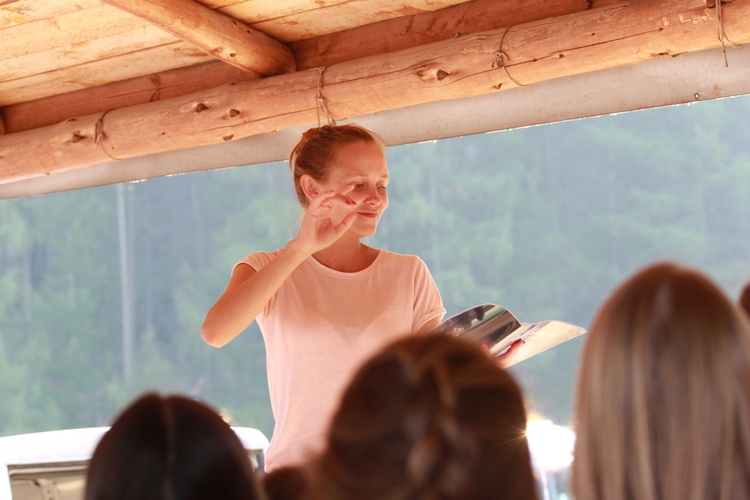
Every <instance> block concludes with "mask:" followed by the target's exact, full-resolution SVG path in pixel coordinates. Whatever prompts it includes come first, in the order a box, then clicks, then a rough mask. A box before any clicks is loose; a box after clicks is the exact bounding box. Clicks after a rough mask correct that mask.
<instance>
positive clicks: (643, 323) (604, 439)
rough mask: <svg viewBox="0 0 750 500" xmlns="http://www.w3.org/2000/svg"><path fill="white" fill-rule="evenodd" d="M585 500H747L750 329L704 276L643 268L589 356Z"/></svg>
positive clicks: (594, 336)
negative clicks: (708, 499)
mask: <svg viewBox="0 0 750 500" xmlns="http://www.w3.org/2000/svg"><path fill="white" fill-rule="evenodd" d="M575 416H576V421H577V429H576V450H575V462H574V466H573V480H572V483H573V489H574V494H575V497H576V499H577V500H599V499H602V498H606V499H608V500H657V499H658V500H670V499H675V500H676V499H680V500H698V499H701V500H703V499H707V498H711V499H717V500H730V499H731V500H738V499H748V498H750V475H749V473H748V471H750V467H748V464H750V327H749V326H748V322H747V319H746V318H744V317H743V316H742V315H741V313H740V312H739V310H738V309H737V307H736V306H735V305H734V304H733V303H732V301H730V300H729V298H728V297H726V296H725V294H724V293H722V292H721V290H720V289H719V288H718V287H717V286H716V285H715V284H714V283H713V282H711V281H710V280H709V279H708V278H706V277H705V276H704V275H702V274H701V273H699V272H697V271H694V270H690V269H685V268H682V267H679V266H677V265H674V264H669V263H665V264H657V265H653V266H650V267H648V268H645V269H644V270H642V271H640V272H639V273H637V274H636V275H635V276H633V277H632V278H630V279H629V280H627V281H625V282H624V283H623V284H622V285H621V286H620V287H618V288H617V289H616V290H615V291H614V293H613V294H612V296H611V297H610V298H609V299H608V300H607V301H606V302H605V303H604V304H603V306H602V307H601V309H600V310H599V313H598V314H597V317H596V318H595V320H594V322H593V325H592V327H591V329H590V332H589V334H588V337H587V340H586V344H585V346H584V349H583V353H582V356H581V366H580V372H579V378H578V388H577V399H576V412H575Z"/></svg>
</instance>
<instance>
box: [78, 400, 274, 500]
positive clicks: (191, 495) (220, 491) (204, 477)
mask: <svg viewBox="0 0 750 500" xmlns="http://www.w3.org/2000/svg"><path fill="white" fill-rule="evenodd" d="M214 498H221V499H222V500H254V499H258V498H261V497H260V495H259V493H258V489H257V484H256V481H255V477H254V473H253V470H252V466H251V464H250V460H249V458H248V456H247V455H246V453H245V450H244V448H243V446H242V444H241V442H240V440H239V438H238V437H237V435H236V434H235V433H234V431H233V430H232V429H231V428H230V427H229V425H228V424H227V423H226V422H224V421H223V420H222V419H221V417H220V416H219V415H218V414H217V413H216V412H215V411H214V410H212V409H211V408H209V407H207V406H206V405H204V404H202V403H199V402H197V401H194V400H192V399H189V398H186V397H182V396H168V397H164V396H160V395H157V394H146V395H144V396H142V397H141V398H139V399H138V400H136V401H135V402H134V403H133V404H131V405H130V406H129V407H128V408H126V409H125V411H124V412H123V413H122V414H121V415H120V416H119V417H118V418H117V419H116V420H115V422H114V423H113V424H112V427H111V428H110V430H109V431H108V432H107V433H106V434H105V435H104V436H103V437H102V439H101V441H100V442H99V444H98V445H97V447H96V450H95V451H94V455H93V457H92V459H91V463H90V465H89V470H88V476H87V481H86V496H85V499H86V500H133V499H138V500H209V499H214Z"/></svg>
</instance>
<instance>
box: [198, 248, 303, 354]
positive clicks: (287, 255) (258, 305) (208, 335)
mask: <svg viewBox="0 0 750 500" xmlns="http://www.w3.org/2000/svg"><path fill="white" fill-rule="evenodd" d="M309 256H310V254H309V253H308V252H306V251H305V250H304V248H302V247H301V246H300V245H298V244H297V243H296V242H295V240H292V241H290V242H289V243H288V244H287V245H286V247H284V249H282V250H281V252H279V254H278V255H277V256H276V258H275V259H273V260H272V261H271V262H269V263H268V265H266V266H264V267H263V268H262V269H261V270H260V271H256V270H255V269H253V268H252V267H251V266H249V265H240V266H237V268H236V269H235V270H234V273H232V277H231V278H230V280H229V283H228V284H227V287H226V289H225V290H224V293H222V294H221V296H220V297H219V299H218V300H217V301H216V303H215V304H214V305H213V307H211V309H209V311H208V314H206V319H205V320H204V321H203V326H202V327H201V336H202V337H203V340H205V341H206V343H208V344H209V345H212V346H214V347H221V346H223V345H224V344H226V343H227V342H229V341H230V340H232V339H233V338H234V337H236V336H237V335H239V334H240V333H241V332H242V331H243V330H244V329H245V328H247V327H248V326H249V325H250V323H252V322H253V320H254V319H255V317H256V316H257V315H258V314H259V313H260V312H261V311H262V310H263V307H265V305H266V304H267V303H268V301H269V300H270V299H271V297H272V296H273V294H274V293H276V291H277V290H278V289H279V287H281V285H282V283H284V281H285V280H286V279H287V278H288V277H289V275H290V274H292V271H294V270H295V269H296V268H297V266H299V265H300V264H301V263H302V262H303V261H304V260H305V259H306V258H308V257H309Z"/></svg>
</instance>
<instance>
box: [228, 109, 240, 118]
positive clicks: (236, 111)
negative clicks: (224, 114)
mask: <svg viewBox="0 0 750 500" xmlns="http://www.w3.org/2000/svg"><path fill="white" fill-rule="evenodd" d="M239 114H240V112H239V111H238V110H236V109H230V110H229V116H231V117H235V116H237V115H239Z"/></svg>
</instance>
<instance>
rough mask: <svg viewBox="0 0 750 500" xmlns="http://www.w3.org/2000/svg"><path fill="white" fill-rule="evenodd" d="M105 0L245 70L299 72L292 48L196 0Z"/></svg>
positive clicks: (264, 74)
mask: <svg viewBox="0 0 750 500" xmlns="http://www.w3.org/2000/svg"><path fill="white" fill-rule="evenodd" d="M103 1H104V2H105V3H108V4H110V5H113V6H115V7H119V8H120V9H123V10H126V11H128V12H130V13H132V14H134V15H136V16H138V17H141V18H143V19H146V20H147V21H149V22H151V23H153V24H155V25H157V26H159V27H160V28H161V29H163V30H164V31H166V32H168V33H171V34H173V35H175V36H177V37H179V38H182V39H183V40H186V41H189V42H191V43H193V44H195V45H196V46H197V47H198V48H200V49H201V50H203V51H204V52H206V53H207V54H210V55H211V56H213V57H216V58H217V59H220V60H222V61H224V62H226V63H228V64H231V65H232V66H236V67H238V68H241V69H244V70H245V71H249V72H252V73H257V74H259V75H262V76H269V75H277V74H281V73H288V72H292V71H294V70H295V69H296V62H295V59H294V54H292V51H291V50H290V49H289V47H287V46H286V45H284V44H282V43H281V42H278V41H276V40H274V39H273V38H271V37H269V36H268V35H266V34H265V33H262V32H260V31H258V30H256V29H254V28H251V27H250V26H247V25H246V24H244V23H241V22H240V21H237V20H236V19H232V18H231V17H229V16H226V15H224V14H222V13H220V12H216V11H215V10H212V9H209V8H207V7H204V6H203V5H201V4H199V3H198V2H195V1H193V0H149V1H143V0H103Z"/></svg>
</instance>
